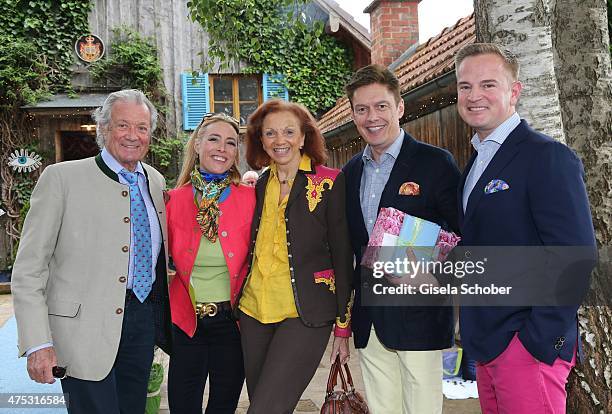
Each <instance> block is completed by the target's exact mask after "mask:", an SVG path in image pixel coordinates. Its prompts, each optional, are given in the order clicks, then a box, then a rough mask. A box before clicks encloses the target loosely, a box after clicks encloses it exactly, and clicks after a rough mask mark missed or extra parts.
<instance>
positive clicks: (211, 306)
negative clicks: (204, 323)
mask: <svg viewBox="0 0 612 414" xmlns="http://www.w3.org/2000/svg"><path fill="white" fill-rule="evenodd" d="M217 310H218V308H217V304H216V303H197V304H196V313H197V314H198V317H199V318H200V319H202V318H203V317H205V316H215V315H216V314H217Z"/></svg>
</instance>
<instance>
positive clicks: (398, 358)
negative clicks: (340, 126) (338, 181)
mask: <svg viewBox="0 0 612 414" xmlns="http://www.w3.org/2000/svg"><path fill="white" fill-rule="evenodd" d="M346 92H347V95H348V98H349V101H350V103H351V108H352V111H353V120H354V122H355V125H356V127H357V130H358V131H359V134H360V135H361V137H362V138H363V139H364V140H365V141H366V142H367V144H368V145H367V146H366V148H365V149H364V151H362V152H360V153H359V154H357V155H356V156H355V157H354V158H353V159H352V160H350V161H349V162H348V163H347V164H346V166H345V167H344V169H343V171H344V174H345V176H346V206H347V219H348V224H349V232H350V236H351V242H352V247H353V251H354V254H355V257H356V263H357V265H356V268H355V273H354V281H355V283H354V285H355V304H354V306H353V315H352V329H353V332H354V334H355V347H356V348H358V349H359V355H360V362H361V368H362V373H363V377H364V383H365V389H366V394H367V400H368V404H369V405H370V409H371V411H372V412H373V413H375V414H376V413H427V414H435V413H441V411H442V380H441V378H442V352H441V350H442V349H444V348H448V347H450V346H451V345H452V342H453V312H452V308H450V307H434V306H430V307H425V306H420V307H417V306H413V307H408V306H401V307H400V306H376V307H374V306H364V304H363V303H362V289H364V290H367V289H370V290H371V289H372V286H368V281H367V278H363V277H362V267H361V266H360V265H359V263H361V257H362V249H363V248H364V247H365V246H367V244H368V239H369V235H370V233H371V232H372V228H373V227H374V223H375V222H376V217H377V215H378V212H379V210H380V209H381V208H383V207H394V208H396V209H398V210H401V211H403V212H405V213H408V214H411V215H413V216H416V217H420V218H422V219H425V220H429V221H432V222H435V223H438V224H439V225H440V226H442V227H444V228H446V229H447V230H454V231H457V228H458V222H457V201H456V191H457V183H458V180H459V170H458V168H457V166H456V164H455V161H454V159H453V157H452V155H450V153H448V152H447V151H445V150H443V149H440V148H437V147H434V146H431V145H427V144H424V143H422V142H419V141H417V140H415V139H414V138H413V137H411V136H410V135H409V134H408V133H406V132H404V131H403V130H402V129H401V128H400V123H399V120H400V118H401V117H402V115H403V114H404V102H403V100H402V98H401V96H400V89H399V82H398V80H397V78H396V77H395V75H394V74H393V73H392V72H391V71H389V70H388V69H387V68H385V67H382V66H380V65H370V66H367V67H365V68H362V69H360V70H359V71H357V72H356V73H355V75H354V76H353V78H352V79H351V80H350V82H349V84H348V85H347V86H346ZM402 184H410V186H411V187H412V189H413V191H411V192H410V194H409V195H408V194H406V195H405V193H404V192H403V191H402V192H400V187H401V186H402ZM434 282H435V281H434Z"/></svg>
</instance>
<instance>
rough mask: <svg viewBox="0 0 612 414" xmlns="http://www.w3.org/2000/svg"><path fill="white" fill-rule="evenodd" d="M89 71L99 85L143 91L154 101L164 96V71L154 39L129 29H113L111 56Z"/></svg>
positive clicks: (94, 64) (92, 66) (97, 63)
mask: <svg viewBox="0 0 612 414" xmlns="http://www.w3.org/2000/svg"><path fill="white" fill-rule="evenodd" d="M89 69H90V73H91V75H92V77H93V78H94V80H96V81H97V82H105V81H107V82H109V83H110V84H112V85H113V86H119V87H121V88H135V89H140V90H141V91H143V92H145V94H147V96H149V97H150V98H151V97H152V98H154V99H155V98H156V97H157V95H158V94H159V93H163V86H162V85H163V77H162V76H163V74H162V68H161V65H160V64H159V60H158V59H157V48H156V47H155V44H154V41H153V39H151V38H149V37H143V36H141V35H140V34H139V33H137V32H135V31H134V30H133V29H131V28H128V27H119V28H115V29H113V41H112V42H111V54H110V56H109V57H107V58H106V59H101V60H98V61H97V62H95V63H93V64H92V65H91V66H90V68H89ZM150 95H154V96H150Z"/></svg>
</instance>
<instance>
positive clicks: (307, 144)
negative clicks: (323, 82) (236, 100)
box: [246, 99, 327, 170]
mask: <svg viewBox="0 0 612 414" xmlns="http://www.w3.org/2000/svg"><path fill="white" fill-rule="evenodd" d="M282 111H289V112H291V113H292V114H294V115H295V116H296V117H297V118H298V119H299V120H300V124H301V125H300V129H301V130H302V132H303V133H304V148H303V149H302V153H305V154H306V155H308V156H309V157H310V159H311V160H312V163H313V164H314V165H321V164H323V163H325V161H326V160H327V149H326V148H325V139H324V138H323V135H321V131H319V128H318V127H317V121H315V119H314V117H313V116H312V115H311V114H310V112H309V111H308V109H306V107H305V106H303V105H301V104H298V103H295V102H287V101H283V100H280V99H271V100H269V101H267V102H266V103H264V104H263V105H261V106H260V107H259V108H257V110H256V111H255V112H253V114H251V116H250V117H249V121H248V123H247V130H246V160H247V162H248V163H249V165H250V166H251V167H252V168H254V169H257V170H258V169H260V168H263V167H267V166H268V165H270V161H271V160H270V156H269V155H268V154H267V153H266V151H265V150H264V148H263V144H262V143H261V135H262V128H263V122H264V119H265V118H266V116H268V115H269V114H272V113H276V112H282Z"/></svg>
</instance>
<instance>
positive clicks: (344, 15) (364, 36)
mask: <svg viewBox="0 0 612 414" xmlns="http://www.w3.org/2000/svg"><path fill="white" fill-rule="evenodd" d="M314 3H316V4H317V5H318V6H319V7H321V8H322V9H323V10H325V11H326V12H327V13H328V14H329V26H330V28H331V30H332V31H333V32H336V31H338V28H339V26H342V27H344V28H345V29H346V30H347V31H348V32H349V33H350V34H351V35H352V36H353V37H355V39H356V40H357V41H358V42H359V43H361V44H362V45H364V46H365V47H367V48H368V49H370V48H371V47H372V41H371V38H370V32H369V30H368V29H367V28H366V27H363V26H362V25H361V24H360V23H358V22H357V20H355V18H354V17H353V16H352V15H351V14H350V13H348V12H347V11H346V10H344V9H343V8H342V7H340V5H339V4H338V3H336V2H335V1H334V0H314Z"/></svg>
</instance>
